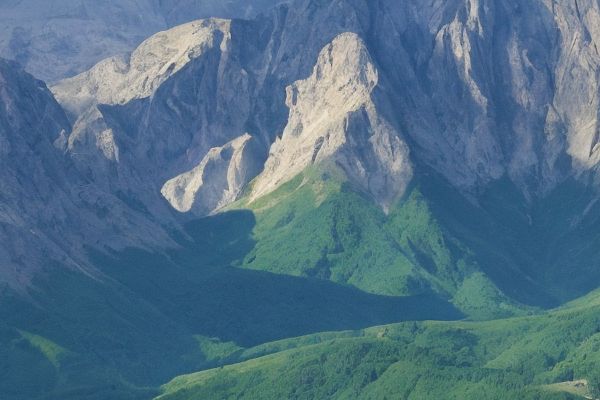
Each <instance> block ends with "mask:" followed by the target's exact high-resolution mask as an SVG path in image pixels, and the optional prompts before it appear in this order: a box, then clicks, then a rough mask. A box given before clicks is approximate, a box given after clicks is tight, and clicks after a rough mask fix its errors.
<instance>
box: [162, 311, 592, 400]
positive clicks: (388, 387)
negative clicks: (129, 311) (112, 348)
mask: <svg viewBox="0 0 600 400" xmlns="http://www.w3.org/2000/svg"><path fill="white" fill-rule="evenodd" d="M241 356H242V358H243V357H256V358H251V359H249V360H247V361H243V362H241V363H238V364H233V365H229V366H225V367H222V368H218V369H211V370H208V371H204V372H199V373H196V374H192V375H186V376H182V377H179V378H176V379H174V380H173V381H171V382H170V383H168V384H166V385H165V386H163V394H162V395H160V396H159V397H157V399H160V400H192V399H207V400H208V399H257V398H260V399H265V400H266V399H377V400H380V399H418V400H424V399H456V400H469V399H473V400H480V399H486V400H487V399H498V400H506V399H519V400H523V399H539V400H542V399H543V400H547V399H584V398H592V397H594V396H596V397H597V396H600V308H598V305H596V304H595V305H592V306H573V307H570V308H564V309H559V310H555V311H552V312H549V313H545V314H543V315H538V316H529V317H520V318H512V319H506V320H496V321H488V322H423V323H416V322H408V323H401V324H395V325H387V326H380V327H375V328H370V329H366V330H362V331H355V332H342V333H337V334H335V333H331V334H326V335H315V336H309V337H303V338H298V339H290V340H287V341H283V342H278V343H274V344H272V345H270V346H261V347H259V348H257V349H256V350H248V351H246V352H245V353H242V355H241ZM257 356H258V357H257Z"/></svg>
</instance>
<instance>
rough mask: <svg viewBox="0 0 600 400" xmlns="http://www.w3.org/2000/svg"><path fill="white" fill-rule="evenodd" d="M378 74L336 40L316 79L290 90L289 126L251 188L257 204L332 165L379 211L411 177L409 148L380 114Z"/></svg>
mask: <svg viewBox="0 0 600 400" xmlns="http://www.w3.org/2000/svg"><path fill="white" fill-rule="evenodd" d="M378 83H379V75H378V72H377V69H376V67H375V65H374V63H373V60H372V59H371V57H370V55H369V52H368V50H367V48H366V46H365V43H364V42H363V40H362V39H361V38H360V37H359V36H358V35H357V34H355V33H343V34H341V35H339V36H337V37H336V38H335V39H334V40H333V41H332V42H331V43H330V44H329V45H327V46H326V47H325V48H324V49H323V50H322V51H321V53H320V55H319V57H318V60H317V63H316V65H315V67H314V69H313V73H312V75H311V76H310V77H308V78H307V79H305V80H301V81H297V82H295V83H294V84H293V85H291V86H289V87H288V88H287V101H286V103H287V105H288V107H289V108H290V114H289V118H288V124H287V126H286V128H285V130H284V131H283V133H282V135H281V138H280V139H278V140H276V142H275V143H274V144H273V146H272V147H271V151H270V154H269V158H268V160H267V162H266V164H265V169H264V171H263V173H262V174H261V175H260V176H259V177H258V178H257V180H256V182H255V183H254V184H253V189H252V190H253V191H252V198H258V197H260V196H263V195H265V194H267V193H269V192H271V191H273V190H275V189H276V188H277V187H278V186H280V185H281V184H283V183H285V182H287V181H289V180H290V179H292V178H293V177H295V176H296V175H298V174H299V173H300V172H302V171H303V170H304V169H306V168H308V167H309V166H311V165H313V164H326V163H327V164H332V165H335V166H336V167H337V168H341V170H342V171H343V172H344V174H345V175H346V177H347V178H348V179H349V180H350V181H351V182H353V183H355V184H357V185H358V186H359V187H361V188H362V189H364V190H366V191H367V192H370V193H371V194H372V195H373V196H374V197H375V198H376V199H377V200H378V201H379V202H381V203H382V205H384V206H388V205H389V203H390V202H391V201H393V200H394V199H395V198H397V196H399V195H400V194H402V193H403V191H404V188H405V187H406V184H407V183H408V182H409V181H410V178H411V176H412V167H411V165H410V161H409V157H408V147H407V146H406V144H405V143H404V142H403V141H402V139H401V136H400V134H399V133H398V132H397V131H396V130H395V128H394V127H393V126H392V125H391V124H390V123H389V122H388V121H386V120H385V119H384V118H382V117H381V116H380V115H379V114H378V105H377V102H378V101H379V100H378V99H375V98H374V93H373V91H374V90H375V88H376V86H377V84H378Z"/></svg>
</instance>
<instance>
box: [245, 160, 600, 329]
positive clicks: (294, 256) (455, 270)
mask: <svg viewBox="0 0 600 400" xmlns="http://www.w3.org/2000/svg"><path fill="white" fill-rule="evenodd" d="M573 192H575V193H578V196H572V195H568V194H569V193H573ZM592 199H593V196H592V193H591V192H589V191H587V190H584V189H582V188H581V187H580V186H579V185H577V184H575V183H573V182H567V183H565V184H564V185H563V186H561V187H559V188H558V189H556V190H555V191H554V192H552V193H549V194H548V195H547V196H545V197H544V198H541V199H530V200H526V199H525V198H523V196H522V195H521V194H520V192H519V191H518V190H517V189H516V188H515V187H514V185H512V184H511V183H510V182H508V181H505V180H501V181H498V182H495V183H493V184H491V185H490V186H489V187H488V189H487V190H486V191H485V192H484V193H479V194H474V195H473V197H471V198H466V197H464V196H463V195H461V194H459V193H458V192H457V191H456V190H455V189H453V188H452V187H451V186H450V185H448V184H447V183H446V182H445V181H444V180H443V179H441V178H439V177H437V176H436V175H435V174H429V173H421V174H420V175H418V176H417V177H416V178H415V180H414V182H413V184H412V185H411V186H410V187H409V189H408V190H407V192H406V193H405V194H404V196H403V197H402V198H401V199H399V200H398V201H397V202H396V203H395V205H394V206H392V207H391V209H390V210H388V212H384V211H383V210H382V209H381V208H379V207H378V206H376V205H375V202H374V201H373V200H372V199H371V198H369V197H368V196H367V195H364V194H362V193H361V192H360V191H358V190H355V189H354V188H353V187H351V186H350V185H349V184H348V183H346V182H345V181H344V180H343V179H340V178H339V174H336V173H335V172H334V173H327V172H322V171H318V170H316V169H309V170H307V171H305V172H304V173H303V174H301V175H299V176H297V177H296V178H295V179H294V180H292V181H290V182H288V183H287V184H285V185H283V186H281V187H280V188H279V189H278V190H277V191H275V192H273V193H272V194H269V195H267V196H265V197H263V198H260V199H258V200H256V201H253V202H249V201H244V200H242V201H240V202H238V203H237V204H236V205H235V207H238V208H249V209H250V210H251V211H252V212H253V214H254V216H255V218H256V224H255V226H254V228H253V230H252V239H253V241H254V242H255V243H254V245H253V246H252V248H251V249H249V251H248V253H247V255H246V256H245V257H243V258H242V259H241V261H238V262H237V263H236V265H237V266H238V267H242V268H247V269H252V270H262V271H269V272H273V273H277V274H286V275H292V276H303V277H314V278H319V279H325V280H330V281H333V282H337V283H341V284H348V285H352V286H354V287H357V288H359V289H361V290H363V291H365V292H369V293H376V294H382V295H392V296H405V295H414V294H424V293H427V294H435V295H437V296H440V297H441V298H444V299H449V300H451V301H452V302H453V304H454V305H455V306H457V307H458V308H459V309H460V310H461V311H463V312H464V313H465V314H466V315H467V316H469V317H470V318H472V319H479V320H483V319H493V318H505V317H509V316H519V315H521V316H522V315H528V314H531V313H532V312H535V310H536V309H537V308H552V307H556V306H558V305H560V304H563V303H565V302H567V301H569V300H572V299H574V298H577V297H580V296H583V295H584V294H585V293H587V292H588V291H590V290H592V289H594V288H596V287H598V285H600V272H598V271H600V269H599V268H597V266H598V263H597V262H596V261H595V260H597V259H598V256H599V255H600V254H599V253H600V250H598V249H600V247H599V246H595V245H594V244H598V243H600V236H599V235H598V234H596V233H595V231H594V224H595V223H596V221H598V218H599V217H600V206H599V205H597V204H596V203H595V202H593V201H592ZM583 238H585V240H583Z"/></svg>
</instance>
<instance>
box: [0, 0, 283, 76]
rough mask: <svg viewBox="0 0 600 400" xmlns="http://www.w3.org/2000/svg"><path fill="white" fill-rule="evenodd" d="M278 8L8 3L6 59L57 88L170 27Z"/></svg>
mask: <svg viewBox="0 0 600 400" xmlns="http://www.w3.org/2000/svg"><path fill="white" fill-rule="evenodd" d="M276 3H277V1H276V0H262V1H248V0H234V1H212V0H211V1H206V0H202V1H198V0H189V1H164V0H160V1H159V0H143V1H132V0H127V1H120V2H114V1H110V0H104V1H87V0H85V1H79V0H60V1H53V2H46V1H38V0H25V1H22V0H21V1H18V0H14V1H13V0H10V1H3V2H2V3H1V4H0V57H4V58H8V59H14V60H17V61H18V62H19V63H21V64H22V65H24V66H25V68H26V69H27V71H28V72H30V73H33V74H34V75H35V76H37V77H39V78H42V79H44V80H46V81H50V82H54V81H57V80H59V79H62V78H66V77H68V76H71V75H75V74H76V73H79V72H81V71H83V70H85V69H87V68H89V67H91V66H92V65H94V64H95V63H96V62H98V61H100V60H101V59H103V58H106V57H108V56H112V55H115V54H126V53H129V52H130V51H131V50H132V49H133V48H135V46H137V45H138V44H139V43H140V42H141V41H142V40H144V39H145V38H147V37H148V36H150V35H151V34H153V33H156V32H158V31H161V30H164V29H167V28H169V27H173V26H176V25H178V24H181V23H184V22H189V21H192V20H194V19H198V18H205V17H227V18H249V17H252V16H254V15H256V14H257V13H260V12H262V11H265V10H267V9H269V8H270V7H272V6H273V5H274V4H276ZM115 27H118V31H115V29H114V28H115Z"/></svg>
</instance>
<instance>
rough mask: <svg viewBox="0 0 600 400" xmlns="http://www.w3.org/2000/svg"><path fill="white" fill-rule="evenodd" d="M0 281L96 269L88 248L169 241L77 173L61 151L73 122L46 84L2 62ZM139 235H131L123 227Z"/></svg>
mask: <svg viewBox="0 0 600 400" xmlns="http://www.w3.org/2000/svg"><path fill="white" fill-rule="evenodd" d="M0 112H1V114H0V143H1V146H0V150H1V153H2V157H1V159H0V163H1V166H2V168H1V172H0V174H2V177H1V181H2V196H1V207H2V213H1V216H2V218H1V227H2V228H1V234H2V243H3V246H2V248H1V250H0V254H1V260H2V268H1V269H0V270H1V274H2V276H1V278H0V280H1V282H2V285H6V284H7V285H8V286H10V287H11V288H13V289H22V288H23V287H27V286H29V283H30V281H31V279H32V278H33V277H34V275H35V272H36V271H38V272H39V270H40V269H47V268H49V267H50V265H51V264H53V263H60V264H63V265H65V266H66V267H70V268H74V269H81V270H82V272H85V273H88V274H90V273H92V274H93V267H92V265H91V263H90V261H89V258H88V257H87V256H86V250H85V248H86V246H98V247H103V246H108V247H111V248H114V249H122V248H124V247H127V246H142V247H143V246H146V245H153V246H156V245H158V244H159V243H161V245H164V246H169V244H171V245H172V244H173V242H171V241H170V239H169V237H168V235H167V234H166V233H165V232H164V230H162V229H161V228H160V226H159V225H157V224H154V223H153V222H151V221H150V220H148V218H147V216H145V215H143V214H141V213H139V212H136V211H135V210H133V209H131V208H129V207H127V206H126V205H125V204H124V203H123V202H122V201H120V200H119V199H118V198H116V197H115V196H114V195H112V194H110V193H106V192H103V191H102V190H101V189H99V187H97V186H96V185H95V184H93V183H92V182H90V181H89V180H87V179H85V178H84V177H83V176H81V175H80V174H78V173H77V172H76V169H75V168H74V165H73V163H72V160H71V158H70V157H69V156H68V154H66V153H65V152H64V146H65V144H66V138H67V135H68V132H69V131H70V129H71V128H70V124H69V122H68V119H67V117H66V115H65V113H64V111H63V110H62V108H61V107H60V106H59V104H58V103H57V102H56V100H54V98H53V96H52V94H51V93H50V91H49V90H48V89H47V87H46V86H45V84H44V83H43V82H41V81H38V80H36V79H34V78H33V77H32V76H31V75H29V74H27V73H25V72H24V71H22V70H21V69H20V68H19V67H18V66H17V65H16V64H15V63H13V62H8V61H4V60H1V61H0ZM133 231H137V232H139V233H142V234H141V235H139V236H138V235H135V236H128V235H127V234H123V233H124V232H133Z"/></svg>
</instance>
